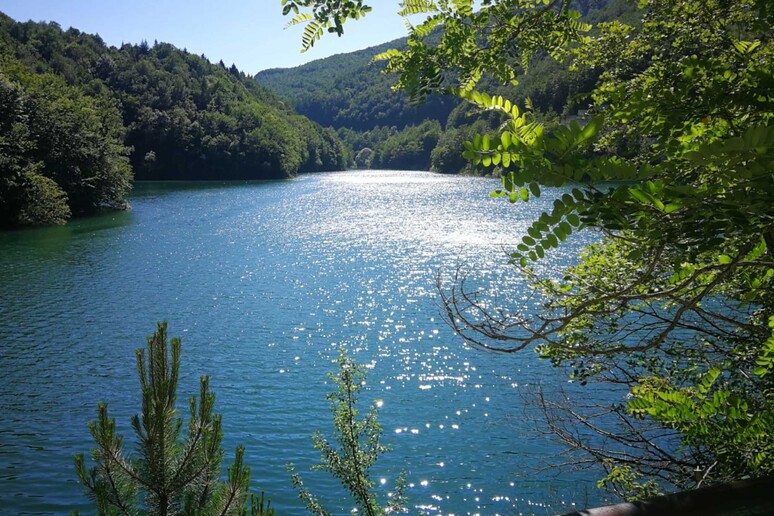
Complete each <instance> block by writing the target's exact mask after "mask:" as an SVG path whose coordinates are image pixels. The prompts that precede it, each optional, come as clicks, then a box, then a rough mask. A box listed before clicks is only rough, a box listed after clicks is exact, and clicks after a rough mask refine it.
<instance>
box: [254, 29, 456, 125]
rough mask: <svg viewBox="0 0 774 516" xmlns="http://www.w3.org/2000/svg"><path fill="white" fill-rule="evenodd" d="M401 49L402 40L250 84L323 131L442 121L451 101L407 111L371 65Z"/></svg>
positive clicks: (388, 80)
mask: <svg viewBox="0 0 774 516" xmlns="http://www.w3.org/2000/svg"><path fill="white" fill-rule="evenodd" d="M403 44H405V39H398V40H395V41H390V42H388V43H384V44H382V45H379V46H376V47H370V48H366V49H364V50H359V51H357V52H350V53H347V54H337V55H335V56H331V57H327V58H324V59H318V60H316V61H312V62H310V63H306V64H304V65H301V66H297V67H295V68H273V69H270V70H264V71H262V72H259V73H257V74H256V75H255V79H256V80H257V81H258V82H259V83H260V84H262V85H264V86H267V87H269V88H271V89H272V90H273V91H275V92H276V93H277V94H278V95H280V96H282V97H283V98H286V99H288V100H289V101H290V102H291V104H292V105H293V107H294V108H295V109H296V110H297V111H298V112H299V113H300V114H302V115H304V116H307V117H309V118H311V119H312V120H314V121H315V122H317V123H319V124H321V125H323V126H325V127H329V126H330V127H334V128H337V129H338V128H342V127H346V128H349V129H353V130H356V131H368V130H370V129H373V128H374V127H377V126H389V127H392V126H395V127H397V128H398V129H402V128H404V127H406V126H409V125H418V124H420V123H422V121H423V120H425V119H427V118H430V119H434V120H442V121H445V120H446V117H447V116H448V115H449V113H450V112H451V110H452V109H454V107H455V106H456V105H457V102H458V101H457V100H456V99H455V98H452V97H438V96H435V97H431V98H429V99H428V100H427V101H426V102H425V103H423V104H420V105H418V106H412V105H410V104H409V102H408V100H409V99H408V96H407V95H406V94H405V93H404V92H402V91H393V90H392V89H391V88H392V85H393V84H394V78H393V77H392V76H390V75H385V74H383V73H381V72H382V70H383V69H384V64H383V63H379V62H376V63H373V64H372V63H371V61H372V59H373V57H374V56H376V55H377V54H379V53H381V52H384V51H385V50H388V49H390V48H396V47H399V46H401V45H403Z"/></svg>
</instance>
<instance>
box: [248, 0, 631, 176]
mask: <svg viewBox="0 0 774 516" xmlns="http://www.w3.org/2000/svg"><path fill="white" fill-rule="evenodd" d="M577 4H578V5H577V7H578V8H579V10H580V13H581V14H582V15H583V18H584V20H586V21H587V22H589V23H591V24H594V25H596V24H598V23H600V22H607V21H610V20H619V21H622V22H625V23H630V24H637V23H638V14H637V9H636V5H635V4H634V3H632V2H629V1H627V0H584V1H580V2H577ZM435 39H437V37H435ZM430 40H431V41H432V40H434V36H433V35H431V36H430ZM405 45H406V38H402V39H397V40H394V41H391V42H388V43H385V44H383V45H379V46H375V47H371V48H367V49H364V50H359V51H357V52H351V53H347V54H339V55H335V56H331V57H327V58H324V59H319V60H316V61H312V62H310V63H307V64H304V65H301V66H298V67H295V68H285V69H276V68H275V69H270V70H265V71H262V72H259V73H258V74H256V76H255V79H256V80H257V81H258V82H259V83H261V84H263V85H265V86H268V87H269V88H271V89H272V90H274V91H275V92H277V93H278V94H279V95H282V96H283V97H285V98H286V99H287V100H288V101H289V102H290V103H291V104H292V105H293V106H294V107H295V108H296V109H297V110H298V112H299V113H301V114H303V115H306V116H308V117H309V118H311V119H312V120H314V121H315V122H318V123H319V124H321V125H323V126H326V127H328V126H330V127H333V128H334V129H336V130H337V132H338V134H339V136H340V137H341V138H342V139H343V140H344V142H345V143H346V144H347V145H348V147H349V148H350V149H351V153H352V156H353V158H354V165H355V166H357V167H361V168H407V169H420V170H426V169H428V168H431V169H432V170H435V171H438V172H444V173H458V172H470V173H481V169H480V168H479V167H474V166H472V165H471V164H470V163H469V162H468V161H467V160H465V159H463V158H462V151H461V150H460V149H462V142H463V141H465V140H467V139H470V138H472V135H473V134H475V133H481V132H487V131H490V132H492V134H494V133H495V132H496V129H497V127H498V126H499V125H500V124H501V123H502V121H503V119H502V117H500V116H498V115H496V114H495V113H489V114H488V115H486V116H484V115H482V114H481V112H480V110H477V109H475V108H474V107H473V106H472V104H469V103H465V102H460V99H459V98H458V97H456V96H451V95H440V94H434V95H430V96H428V97H427V98H426V99H424V101H423V102H420V103H411V102H410V98H409V95H408V94H407V93H406V92H405V91H403V90H394V89H393V86H394V84H395V80H396V77H395V75H394V74H384V73H383V70H384V68H385V63H384V62H382V61H379V60H374V58H375V57H376V56H378V55H379V54H381V53H383V52H385V51H387V50H389V49H392V48H404V47H405ZM522 71H523V70H521V69H520V70H519V72H520V75H521V76H520V78H519V82H518V83H515V84H507V85H502V84H500V83H499V82H498V81H496V80H493V78H492V77H491V76H484V77H483V78H482V80H481V83H480V84H481V86H480V87H481V88H482V90H485V91H490V92H492V93H495V94H498V95H502V96H503V97H507V98H509V99H512V100H513V101H515V102H517V103H518V104H519V105H524V104H525V103H529V104H530V105H531V106H532V108H533V109H534V112H535V113H536V116H537V117H538V118H539V119H540V120H541V121H542V122H544V123H548V124H549V126H550V125H555V124H559V123H561V122H562V121H566V120H567V119H568V118H569V117H572V116H574V115H576V114H577V113H578V111H579V110H582V109H584V108H585V107H587V106H588V104H589V100H588V94H589V93H590V92H591V91H592V90H593V88H594V86H595V84H596V82H597V79H598V78H599V75H600V73H601V70H599V69H590V68H587V69H583V70H577V71H573V70H570V69H569V66H568V65H567V64H566V63H565V62H564V61H559V60H556V59H554V58H552V57H550V56H548V55H547V54H546V53H542V54H540V55H538V56H537V57H536V58H535V60H534V62H533V63H532V64H531V66H530V69H529V73H528V74H521V72H522ZM430 121H432V122H430ZM427 123H432V124H438V125H437V127H438V132H437V134H435V133H434V136H433V144H432V145H428V143H429V140H428V139H426V138H425V137H422V138H420V139H422V140H423V142H424V144H423V145H421V146H418V144H417V141H418V139H417V137H416V134H417V133H418V132H419V133H422V134H425V133H427V127H429V126H427V125H426V124H427ZM434 126H435V125H434ZM404 132H405V133H406V134H402V133H404ZM418 147H421V148H422V149H421V152H419V151H418Z"/></svg>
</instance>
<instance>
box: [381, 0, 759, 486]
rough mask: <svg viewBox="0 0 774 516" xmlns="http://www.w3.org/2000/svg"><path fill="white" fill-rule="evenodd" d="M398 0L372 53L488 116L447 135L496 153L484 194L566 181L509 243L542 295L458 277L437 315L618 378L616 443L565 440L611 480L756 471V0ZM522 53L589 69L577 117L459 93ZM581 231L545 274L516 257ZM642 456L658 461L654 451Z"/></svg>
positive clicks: (702, 479) (511, 71)
mask: <svg viewBox="0 0 774 516" xmlns="http://www.w3.org/2000/svg"><path fill="white" fill-rule="evenodd" d="M401 5H402V7H403V8H404V12H405V13H407V14H408V13H413V12H421V13H427V18H426V21H425V22H423V23H422V24H419V25H416V26H412V27H411V28H410V35H409V40H408V48H407V49H406V50H403V51H389V52H386V53H384V54H383V56H382V57H384V58H385V59H387V60H388V65H387V69H388V70H394V71H396V72H397V73H398V74H399V79H398V85H399V86H400V87H403V88H405V89H407V90H408V91H409V92H410V93H411V94H412V96H414V97H422V96H424V95H426V94H428V93H430V92H432V91H437V90H438V89H441V88H448V87H453V88H454V90H455V91H456V92H457V94H458V95H459V96H461V97H462V98H464V99H465V100H468V101H470V102H472V103H473V104H474V105H475V106H477V107H478V108H479V109H482V110H484V111H486V112H496V113H499V114H500V116H502V117H504V119H505V122H504V124H503V125H502V127H501V128H500V130H498V134H496V135H495V136H491V135H490V134H481V135H478V136H474V137H473V138H472V139H471V140H470V141H468V142H467V143H466V144H465V156H466V158H467V159H468V160H469V161H470V162H471V163H473V164H474V165H477V166H482V167H485V168H490V169H494V168H496V167H497V168H501V169H503V170H505V174H504V176H503V179H502V188H501V189H499V190H498V191H496V192H494V193H493V195H494V196H496V197H505V198H507V199H508V200H509V201H510V202H513V203H519V202H528V201H529V200H531V199H533V198H535V197H537V196H540V195H541V194H542V193H543V190H544V189H545V187H559V186H561V187H565V188H566V189H567V193H565V194H563V195H562V196H561V197H559V198H558V199H556V200H555V201H554V203H553V206H552V208H551V209H550V210H549V211H547V212H546V213H544V214H542V215H541V216H540V218H539V219H538V220H537V221H535V222H534V223H533V224H532V225H531V226H530V228H529V229H528V231H527V234H526V235H524V236H523V237H522V239H521V242H520V243H519V244H518V246H517V249H516V250H515V251H514V253H513V255H512V257H511V258H512V260H511V261H512V263H513V264H515V265H516V266H518V267H521V268H523V270H524V272H525V273H526V274H527V275H528V277H529V278H530V279H531V281H532V284H533V285H534V286H535V288H537V289H538V290H539V291H541V292H542V293H543V294H544V296H545V310H544V312H543V313H542V314H540V316H539V317H536V318H535V317H531V316H528V315H527V314H522V313H519V311H518V310H516V311H514V312H513V313H510V314H509V313H503V312H502V311H499V310H498V311H497V312H492V311H489V310H488V309H487V306H488V305H487V303H486V302H485V301H484V300H482V298H481V294H480V293H472V292H467V291H466V290H465V288H464V282H459V283H457V284H456V285H455V286H454V287H453V288H452V289H451V291H446V292H443V300H444V302H445V305H446V308H447V315H448V321H449V322H450V323H451V324H452V325H453V326H455V328H457V329H458V331H460V332H461V333H462V334H463V335H464V336H465V337H466V338H467V340H468V341H469V342H470V343H473V344H476V345H479V346H482V347H486V348H488V349H496V350H499V351H505V352H512V351H517V350H520V349H524V348H526V347H528V346H535V349H536V350H537V351H538V353H539V354H540V355H541V356H542V357H545V358H547V359H550V360H552V361H553V362H554V363H555V364H557V365H567V366H570V368H571V369H572V370H573V376H574V377H575V378H576V379H577V380H579V381H580V382H582V383H587V382H594V381H612V382H616V383H619V384H624V385H628V386H629V387H630V389H631V392H630V396H631V398H630V400H629V402H628V403H627V404H625V405H624V406H617V407H613V408H612V409H613V410H614V411H615V413H616V414H617V415H618V416H620V419H619V421H620V422H621V423H622V424H624V425H626V426H628V428H629V429H630V430H629V432H630V433H629V434H626V435H627V438H626V439H620V440H618V441H617V442H619V443H624V442H625V443H626V444H627V445H628V448H627V449H626V451H625V452H623V453H620V454H617V453H614V452H607V453H606V451H605V449H604V448H593V447H590V446H589V445H588V444H587V443H582V442H579V441H577V440H575V441H573V444H574V445H577V446H578V447H579V448H580V449H582V450H584V451H586V452H588V453H589V454H590V455H591V456H592V457H593V458H594V459H595V460H599V461H600V462H604V460H605V458H608V459H610V460H612V462H608V463H607V467H608V471H609V472H611V473H616V474H617V477H616V478H618V479H619V480H621V479H623V480H625V483H629V484H630V483H632V482H636V483H639V481H640V480H639V479H640V478H641V479H644V481H645V484H642V485H644V486H647V485H649V484H648V482H649V480H650V479H652V478H660V479H663V480H666V481H667V482H669V483H672V484H673V485H676V486H678V487H681V488H689V487H692V486H696V485H697V484H700V483H711V482H719V481H725V480H729V479H733V478H739V477H745V476H763V475H766V474H769V473H771V472H772V470H774V461H773V460H772V457H774V455H772V445H774V440H773V439H774V436H773V435H772V433H771V432H770V431H768V429H769V428H770V427H771V424H772V421H774V420H773V419H772V415H773V414H774V412H772V408H774V407H772V392H774V390H773V389H772V387H773V385H772V375H771V374H770V368H771V364H772V360H771V356H772V351H771V350H772V346H771V328H770V327H769V325H768V322H769V320H770V318H771V317H772V315H774V304H772V303H774V301H773V300H774V279H773V278H774V212H773V211H772V204H771V198H772V195H773V194H774V177H773V176H772V172H771V171H772V170H774V161H773V159H774V120H773V119H774V109H773V108H774V96H772V94H771V92H772V91H774V59H773V58H774V55H773V54H774V43H773V42H772V39H771V34H772V29H773V28H774V13H772V12H771V10H770V6H769V5H768V3H767V2H766V1H763V0H705V1H699V0H686V1H683V2H679V3H676V2H669V1H666V0H643V1H641V2H640V5H641V7H642V8H643V11H641V22H640V23H637V24H633V25H627V24H625V23H623V22H621V21H606V22H603V23H600V24H599V25H598V26H597V28H596V31H594V32H588V35H584V32H586V31H588V29H590V26H588V25H586V24H585V23H581V22H579V21H578V18H579V16H580V13H578V12H576V11H574V10H573V9H572V8H571V5H570V2H564V1H548V2H531V1H511V0H493V1H491V2H484V3H483V5H482V7H481V9H480V10H479V11H477V12H475V13H474V12H472V8H471V5H472V4H471V3H469V2H464V1H461V2H448V3H446V2H439V3H438V4H437V5H436V3H435V2H424V1H421V2H420V1H405V2H402V3H401ZM431 29H432V30H441V31H442V36H441V39H440V42H439V43H437V44H433V43H428V42H427V40H426V39H425V38H426V36H427V34H428V33H429V31H431ZM540 52H546V53H548V54H550V55H552V56H555V57H557V58H560V59H561V58H564V57H569V58H571V59H572V60H573V61H574V66H575V67H576V68H577V69H579V70H582V69H584V68H589V67H591V68H593V69H595V70H601V71H602V73H601V75H600V77H599V80H598V82H597V84H596V86H595V88H594V91H593V93H592V95H591V97H590V98H591V101H592V105H591V109H590V110H589V113H588V115H587V116H586V118H585V119H583V120H580V121H577V120H576V121H572V122H570V123H569V124H568V125H566V126H558V127H555V128H550V127H547V126H545V125H543V124H542V123H541V122H540V120H539V119H538V118H537V117H536V116H534V114H533V113H532V112H531V111H530V110H529V109H528V108H529V103H527V106H526V108H527V109H523V107H517V105H516V104H514V103H513V102H512V101H510V100H508V99H506V98H504V97H503V96H501V95H497V94H495V95H491V94H490V95H487V94H484V93H480V92H476V91H474V90H473V86H474V84H475V83H476V82H477V81H478V80H479V79H480V78H481V77H482V76H483V75H484V74H491V75H492V76H493V77H494V78H496V79H498V80H501V81H504V82H512V81H513V80H514V79H516V78H517V74H518V72H519V71H522V72H528V70H529V65H530V62H531V61H532V59H533V58H534V57H535V55H536V54H539V53H540ZM587 228H588V229H592V228H593V229H596V230H597V231H599V232H600V233H601V235H602V237H603V239H602V241H601V242H600V243H598V244H596V245H594V246H591V247H590V248H589V249H587V250H586V251H585V253H584V254H583V256H582V257H581V261H580V263H579V264H578V265H577V266H575V267H573V268H571V269H569V270H567V271H565V273H564V275H563V276H562V277H561V278H559V279H546V278H541V277H538V276H537V275H536V274H535V273H534V272H533V271H532V270H531V269H530V266H531V264H532V263H533V262H537V261H539V260H541V259H543V258H544V257H545V256H546V255H547V254H548V253H549V252H550V251H551V250H552V249H553V248H556V247H558V246H560V245H561V243H562V242H563V241H565V240H566V239H567V238H568V237H569V236H570V235H571V234H573V233H575V232H577V231H579V230H582V229H587ZM576 416H577V418H576V422H577V423H579V424H584V421H585V420H584V416H583V415H582V414H576ZM650 423H655V424H657V425H658V426H660V427H661V428H662V429H663V431H662V432H661V435H671V436H672V437H677V438H678V439H679V440H680V445H679V446H677V447H674V448H671V450H665V449H661V448H659V442H658V441H657V442H655V443H654V442H652V441H650V440H649V439H648V438H647V435H648V434H646V433H643V432H641V431H639V430H638V429H639V428H640V425H643V424H650ZM595 428H597V427H595ZM597 429H598V430H599V431H600V432H602V433H603V434H604V435H608V436H610V437H611V438H617V436H616V434H611V433H607V434H605V433H604V432H605V430H604V429H602V428H597ZM565 435H569V436H570V437H572V436H571V433H570V434H565ZM629 438H631V440H629ZM568 442H569V441H568ZM659 453H663V455H662V456H661V457H662V458H663V457H669V458H670V460H667V461H664V460H656V459H658V458H659V457H658V456H657V455H658V454H659ZM651 459H652V460H651Z"/></svg>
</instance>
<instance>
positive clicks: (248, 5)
mask: <svg viewBox="0 0 774 516" xmlns="http://www.w3.org/2000/svg"><path fill="white" fill-rule="evenodd" d="M368 5H371V6H372V7H373V11H372V12H370V13H369V14H368V15H367V16H366V17H365V18H362V19H360V20H357V21H352V20H350V21H348V22H347V23H346V24H345V25H344V36H342V37H341V38H339V37H338V36H336V35H335V34H326V35H325V36H323V38H322V39H321V40H319V41H317V43H315V45H314V47H312V49H310V50H309V51H307V52H306V53H303V54H302V53H300V49H301V35H302V32H303V25H296V26H293V27H287V28H286V26H287V23H288V21H289V20H290V17H289V16H288V17H284V16H282V5H281V2H280V0H129V1H127V0H0V11H2V12H4V13H5V14H7V15H8V16H10V17H11V18H13V19H14V20H17V21H27V20H33V21H47V22H49V21H53V22H56V23H58V24H59V25H60V26H61V27H62V28H63V29H65V30H66V29H68V28H70V27H74V28H76V29H78V30H80V31H82V32H87V33H90V34H99V35H100V36H101V37H102V39H103V40H104V41H105V43H107V44H108V45H113V46H120V45H121V43H139V42H141V41H142V40H145V41H147V42H148V43H150V44H151V45H152V44H153V42H154V41H155V40H158V41H159V42H166V43H172V44H173V45H175V46H176V47H177V48H180V49H187V50H188V51H189V52H192V53H195V54H198V55H201V54H204V55H205V56H206V57H207V58H208V59H209V60H210V61H211V62H218V61H220V60H222V61H223V62H224V63H225V64H226V66H231V64H232V63H233V64H236V66H237V68H239V69H240V70H242V71H244V72H245V73H247V74H251V75H252V74H255V73H257V72H259V71H261V70H265V69H267V68H285V67H292V66H297V65H300V64H303V63H305V62H308V61H312V60H315V59H320V58H323V57H326V56H329V55H332V54H339V53H342V52H352V51H354V50H359V49H362V48H366V47H370V46H374V45H378V44H380V43H384V42H386V41H390V40H393V39H396V38H400V37H403V36H405V35H406V27H405V25H404V24H403V21H402V19H401V18H400V17H399V16H398V15H397V14H396V12H397V10H398V1H397V0H372V1H370V2H368Z"/></svg>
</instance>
